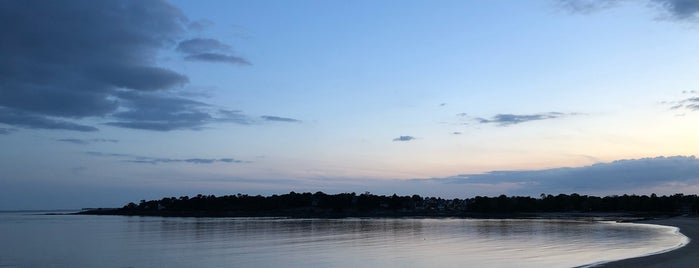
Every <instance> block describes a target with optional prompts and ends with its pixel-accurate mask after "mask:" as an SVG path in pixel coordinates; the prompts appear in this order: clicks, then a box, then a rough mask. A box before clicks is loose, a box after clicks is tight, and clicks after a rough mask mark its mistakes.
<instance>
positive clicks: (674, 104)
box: [662, 90, 699, 112]
mask: <svg viewBox="0 0 699 268" xmlns="http://www.w3.org/2000/svg"><path fill="white" fill-rule="evenodd" d="M682 93H683V94H691V95H695V94H697V93H698V92H697V91H695V90H690V91H686V90H685V91H682ZM662 104H667V105H670V110H684V111H689V112H696V111H699V97H689V98H685V99H683V100H680V101H663V102H662Z"/></svg>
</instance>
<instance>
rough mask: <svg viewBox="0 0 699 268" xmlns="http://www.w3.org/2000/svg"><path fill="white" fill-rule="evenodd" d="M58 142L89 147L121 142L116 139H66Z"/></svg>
mask: <svg viewBox="0 0 699 268" xmlns="http://www.w3.org/2000/svg"><path fill="white" fill-rule="evenodd" d="M56 141H60V142H67V143H72V144H79V145H87V144H90V143H118V142H119V140H115V139H75V138H64V139H56Z"/></svg>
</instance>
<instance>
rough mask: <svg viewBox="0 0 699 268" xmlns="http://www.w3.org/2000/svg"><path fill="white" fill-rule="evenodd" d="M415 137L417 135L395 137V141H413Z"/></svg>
mask: <svg viewBox="0 0 699 268" xmlns="http://www.w3.org/2000/svg"><path fill="white" fill-rule="evenodd" d="M414 139H415V137H413V136H400V137H398V138H395V139H393V141H411V140H414Z"/></svg>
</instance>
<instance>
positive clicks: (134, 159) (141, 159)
mask: <svg viewBox="0 0 699 268" xmlns="http://www.w3.org/2000/svg"><path fill="white" fill-rule="evenodd" d="M85 154H87V155H91V156H98V157H114V158H121V161H123V162H128V163H138V164H159V163H189V164H214V163H232V164H238V163H249V162H248V161H243V160H238V159H235V158H166V157H148V156H139V155H132V154H120V153H103V152H85Z"/></svg>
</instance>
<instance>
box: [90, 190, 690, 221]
mask: <svg viewBox="0 0 699 268" xmlns="http://www.w3.org/2000/svg"><path fill="white" fill-rule="evenodd" d="M698 211H699V197H697V195H683V194H675V195H670V196H657V195H655V194H652V195H650V196H647V195H612V196H605V197H597V196H587V195H579V194H570V195H568V194H559V195H550V194H548V195H546V194H541V196H539V197H538V198H535V197H528V196H509V197H508V196H506V195H500V196H497V197H485V196H476V197H473V198H466V199H458V198H455V199H442V198H436V197H421V196H419V195H412V196H398V195H396V194H394V195H390V196H386V195H374V194H371V193H368V192H366V193H363V194H356V193H341V194H325V193H323V192H316V193H295V192H290V193H288V194H281V195H272V196H261V195H255V196H252V195H246V194H237V195H225V196H218V197H217V196H214V195H197V196H194V197H189V196H182V197H179V198H176V197H169V198H163V199H160V200H150V201H146V200H141V201H140V202H139V203H138V204H136V203H129V204H127V205H126V206H124V207H122V208H120V209H116V210H99V211H91V212H87V214H121V215H161V216H292V217H293V216H297V217H313V216H328V217H344V216H431V215H432V216H438V215H446V216H467V215H471V214H474V213H477V214H487V213H501V214H512V213H528V212H534V213H537V212H638V213H666V214H673V213H693V214H696V213H697V212H698Z"/></svg>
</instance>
